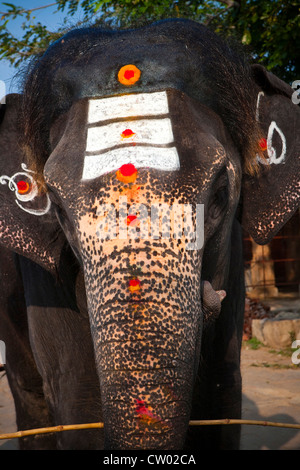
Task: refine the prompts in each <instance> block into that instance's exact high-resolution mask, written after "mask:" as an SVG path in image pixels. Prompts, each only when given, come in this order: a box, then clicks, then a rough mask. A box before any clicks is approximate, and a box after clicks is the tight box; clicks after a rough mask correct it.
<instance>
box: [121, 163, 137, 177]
mask: <svg viewBox="0 0 300 470" xmlns="http://www.w3.org/2000/svg"><path fill="white" fill-rule="evenodd" d="M136 172H137V169H136V168H135V166H134V165H133V164H132V163H125V164H124V165H122V166H121V167H120V173H121V174H122V175H123V176H132V175H133V174H134V173H136Z"/></svg>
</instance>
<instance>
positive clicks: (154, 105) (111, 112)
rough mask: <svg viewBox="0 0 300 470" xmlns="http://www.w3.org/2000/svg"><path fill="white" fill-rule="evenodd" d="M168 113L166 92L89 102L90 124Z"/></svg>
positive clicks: (114, 97)
mask: <svg viewBox="0 0 300 470" xmlns="http://www.w3.org/2000/svg"><path fill="white" fill-rule="evenodd" d="M168 112H169V105H168V97H167V93H166V92H165V91H159V92H154V93H138V94H131V95H123V96H112V97H109V98H101V99H94V100H93V99H92V100H90V101H89V113H88V123H89V124H94V123H96V122H98V121H106V120H108V119H120V118H126V117H138V116H156V115H157V114H167V113H168Z"/></svg>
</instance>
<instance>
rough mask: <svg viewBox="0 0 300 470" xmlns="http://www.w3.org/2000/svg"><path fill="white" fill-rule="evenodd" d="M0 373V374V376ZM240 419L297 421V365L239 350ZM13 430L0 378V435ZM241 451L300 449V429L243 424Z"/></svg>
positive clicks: (263, 350) (266, 351)
mask: <svg viewBox="0 0 300 470" xmlns="http://www.w3.org/2000/svg"><path fill="white" fill-rule="evenodd" d="M1 375H2V373H0V377H1ZM242 376H243V407H242V408H243V418H244V419H255V420H264V421H275V422H282V423H299V424H300V366H294V365H293V364H292V362H291V356H286V355H282V354H280V353H279V352H278V351H276V352H270V348H268V347H262V346H261V347H259V348H258V349H256V350H253V349H251V347H250V346H249V345H247V343H245V344H244V346H243V349H242ZM15 430H16V424H15V411H14V405H13V400H12V397H11V394H10V390H9V387H8V384H7V380H6V377H5V376H4V377H2V378H1V379H0V434H1V433H4V432H14V431H15ZM10 449H17V440H16V439H13V440H6V441H0V450H10ZM241 449H242V450H268V449H269V450H300V430H299V431H298V430H294V429H284V428H271V427H262V426H243V430H242V441H241Z"/></svg>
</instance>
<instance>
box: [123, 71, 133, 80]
mask: <svg viewBox="0 0 300 470" xmlns="http://www.w3.org/2000/svg"><path fill="white" fill-rule="evenodd" d="M132 77H134V70H126V71H125V73H124V78H126V80H130V79H131V78H132Z"/></svg>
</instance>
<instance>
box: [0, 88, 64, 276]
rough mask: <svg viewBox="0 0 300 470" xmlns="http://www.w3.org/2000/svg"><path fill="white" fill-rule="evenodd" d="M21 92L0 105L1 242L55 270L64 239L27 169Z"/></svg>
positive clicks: (49, 205)
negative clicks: (22, 130) (23, 148)
mask: <svg viewBox="0 0 300 470" xmlns="http://www.w3.org/2000/svg"><path fill="white" fill-rule="evenodd" d="M21 99H22V98H21V95H17V94H11V95H7V96H6V98H5V104H3V105H1V108H0V244H1V245H4V246H6V247H7V248H9V249H11V250H12V251H15V252H16V253H19V254H22V255H24V256H26V257H28V258H30V259H32V260H33V261H35V262H36V263H38V264H40V265H41V266H43V267H45V268H46V269H48V270H50V271H52V272H53V271H56V268H57V266H58V263H59V257H60V253H61V250H62V246H63V245H64V244H65V242H66V239H65V237H64V235H63V233H62V231H61V229H60V226H59V224H58V222H57V219H56V216H55V214H54V211H53V209H52V207H51V202H50V199H49V196H48V195H47V194H40V192H39V191H38V187H37V183H36V180H35V174H34V173H33V172H32V171H31V170H30V168H27V166H26V164H25V155H24V152H23V150H22V145H21V141H22V135H21V131H20V125H19V121H20V114H21Z"/></svg>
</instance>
